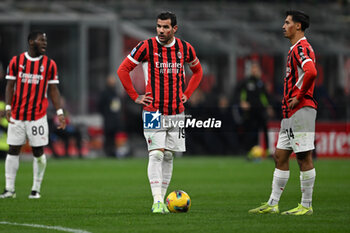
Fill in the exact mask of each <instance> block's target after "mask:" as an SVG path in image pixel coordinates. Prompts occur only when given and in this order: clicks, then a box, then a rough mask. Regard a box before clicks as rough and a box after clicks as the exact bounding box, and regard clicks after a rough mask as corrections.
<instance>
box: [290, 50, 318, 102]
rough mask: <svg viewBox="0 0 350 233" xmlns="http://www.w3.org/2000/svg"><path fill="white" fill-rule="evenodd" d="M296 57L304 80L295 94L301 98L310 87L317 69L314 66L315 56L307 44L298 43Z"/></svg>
mask: <svg viewBox="0 0 350 233" xmlns="http://www.w3.org/2000/svg"><path fill="white" fill-rule="evenodd" d="M295 55H296V58H297V60H298V63H299V66H300V67H301V68H302V69H303V71H304V77H303V78H304V81H303V84H302V86H301V88H300V91H299V93H298V95H297V99H298V100H301V99H302V98H303V97H304V96H305V94H306V93H307V92H308V90H309V89H310V88H311V87H312V84H313V83H314V80H315V79H316V76H317V70H316V67H315V56H314V51H313V49H312V47H311V46H310V45H308V44H306V45H305V44H304V45H299V46H298V47H297V52H296V54H295Z"/></svg>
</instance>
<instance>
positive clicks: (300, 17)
mask: <svg viewBox="0 0 350 233" xmlns="http://www.w3.org/2000/svg"><path fill="white" fill-rule="evenodd" d="M288 15H290V16H292V20H293V21H294V22H296V23H300V24H301V30H302V31H305V29H306V28H308V27H309V25H310V17H309V16H308V15H307V14H305V12H303V11H296V10H289V11H286V16H288Z"/></svg>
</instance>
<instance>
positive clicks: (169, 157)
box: [164, 150, 174, 161]
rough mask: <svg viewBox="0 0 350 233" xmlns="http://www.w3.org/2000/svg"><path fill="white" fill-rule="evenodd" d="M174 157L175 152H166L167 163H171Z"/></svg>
mask: <svg viewBox="0 0 350 233" xmlns="http://www.w3.org/2000/svg"><path fill="white" fill-rule="evenodd" d="M173 157H174V156H173V152H171V151H168V150H166V151H164V160H165V161H171V160H172V159H173Z"/></svg>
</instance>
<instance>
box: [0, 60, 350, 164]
mask: <svg viewBox="0 0 350 233" xmlns="http://www.w3.org/2000/svg"><path fill="white" fill-rule="evenodd" d="M262 72H263V71H262V68H261V66H260V64H259V62H257V61H251V62H250V63H249V67H248V69H247V72H246V75H245V77H244V78H243V79H242V80H239V81H238V82H237V83H236V85H235V87H234V89H233V90H232V92H231V93H229V94H224V93H223V92H222V90H220V88H219V87H218V85H217V83H216V80H215V77H214V76H213V75H211V74H209V73H207V74H205V75H204V77H203V81H202V83H201V85H200V87H199V88H198V89H197V90H196V91H195V92H194V93H193V96H192V97H191V98H190V100H189V102H188V103H187V104H186V105H187V106H186V115H188V116H191V117H192V118H196V119H200V120H206V119H209V118H214V119H217V120H221V121H222V127H221V128H219V129H203V128H202V129H193V128H190V129H186V146H187V153H188V154H193V155H195V154H198V155H203V154H221V155H239V154H241V155H242V154H247V153H248V152H249V151H250V150H251V149H252V148H253V147H254V146H255V145H258V144H261V139H260V138H259V135H262V142H263V147H264V153H265V155H269V154H270V152H269V151H268V148H267V145H268V140H269V139H268V135H267V131H268V127H267V124H268V122H270V121H278V120H279V119H280V118H281V110H280V106H281V98H282V97H281V96H282V95H281V94H278V91H274V90H271V88H267V87H266V84H265V83H264V82H263V81H262V79H261V74H262ZM120 85H121V84H120V82H119V80H118V78H117V77H116V76H115V75H110V76H108V77H107V78H106V81H105V88H104V89H103V90H100V94H99V100H98V114H99V115H100V116H101V118H102V122H103V123H102V124H101V129H97V130H96V129H95V130H90V129H89V125H88V124H81V123H80V124H79V123H78V124H77V123H76V122H74V121H72V120H71V118H74V116H72V115H71V114H70V111H69V109H70V108H72V107H74V106H69V104H68V103H67V102H66V101H65V99H64V98H62V101H63V103H62V106H64V109H65V115H66V119H67V129H66V130H64V131H63V130H58V129H57V128H56V125H57V124H56V121H57V119H56V118H55V116H56V115H55V111H53V109H52V111H50V110H49V111H48V119H49V125H50V144H49V147H48V148H49V150H50V153H51V154H52V156H53V157H56V158H60V157H64V156H66V157H70V156H77V157H84V156H86V155H88V154H89V146H90V145H91V144H94V145H93V146H95V147H97V148H100V150H101V151H99V153H100V154H104V155H105V156H108V157H117V158H124V157H126V156H129V155H133V154H134V152H135V150H136V149H137V148H136V146H135V145H134V142H133V141H134V140H135V138H136V139H137V138H142V136H143V135H142V118H141V111H142V108H141V107H140V106H138V105H135V104H134V103H133V102H132V100H131V99H130V98H129V97H128V96H127V95H126V94H125V93H124V91H123V89H122V88H120V87H119V86H120ZM5 88H6V80H5V72H4V69H3V67H2V66H1V67H0V93H1V95H0V111H3V110H4V109H3V108H4V106H5V103H4V99H5ZM276 88H278V87H276ZM280 89H281V90H282V87H280ZM276 93H277V94H276ZM334 93H335V94H334V95H333V96H329V95H328V92H327V91H326V88H325V87H324V86H322V85H319V86H317V87H316V89H315V98H316V100H317V102H318V113H317V119H318V120H320V121H322V120H336V121H345V120H347V111H348V110H347V107H348V105H349V102H348V101H349V95H348V94H346V93H345V91H344V88H342V87H340V86H339V87H337V89H336V91H335V92H334ZM63 96H64V92H63ZM5 121H6V120H5V119H4V118H1V119H0V156H3V154H4V155H6V151H7V148H8V147H7V144H6V140H5V139H6V129H7V124H6V122H5ZM92 132H93V133H92ZM96 135H98V136H99V137H100V138H101V142H100V145H97V146H96V145H95V144H96V142H95V141H94V142H92V141H93V138H94V137H96ZM141 141H142V140H141ZM97 144H98V143H97Z"/></svg>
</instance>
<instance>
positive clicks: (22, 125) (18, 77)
mask: <svg viewBox="0 0 350 233" xmlns="http://www.w3.org/2000/svg"><path fill="white" fill-rule="evenodd" d="M28 44H29V49H28V52H25V53H22V54H20V55H18V56H15V57H13V58H12V60H11V61H10V64H9V66H8V70H7V76H6V79H7V85H6V118H7V120H8V122H9V123H10V124H9V125H8V138H7V143H8V144H9V152H8V154H7V156H6V161H5V179H6V187H5V191H4V193H3V194H1V195H0V198H15V197H16V193H15V180H16V175H17V170H18V166H19V153H20V150H21V147H22V145H23V144H25V143H26V140H27V139H28V141H29V145H30V146H31V147H32V150H33V155H34V161H33V186H32V192H31V194H30V195H29V198H35V199H37V198H40V187H41V182H42V180H43V177H44V172H45V168H46V156H45V154H44V149H43V146H45V145H47V144H48V136H49V133H48V125H47V119H46V109H47V106H48V100H47V94H48V95H49V96H50V98H51V100H52V103H53V105H54V107H55V108H56V110H57V114H58V115H59V116H58V118H59V124H60V125H59V128H62V129H64V128H65V119H64V116H63V110H62V109H61V107H60V93H59V90H58V87H57V84H58V76H57V67H56V63H55V62H54V61H53V60H52V59H50V58H48V57H47V56H45V55H44V53H45V52H46V47H47V38H46V34H45V33H43V32H39V31H34V32H31V33H30V34H29V36H28ZM49 86H50V87H49Z"/></svg>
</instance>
